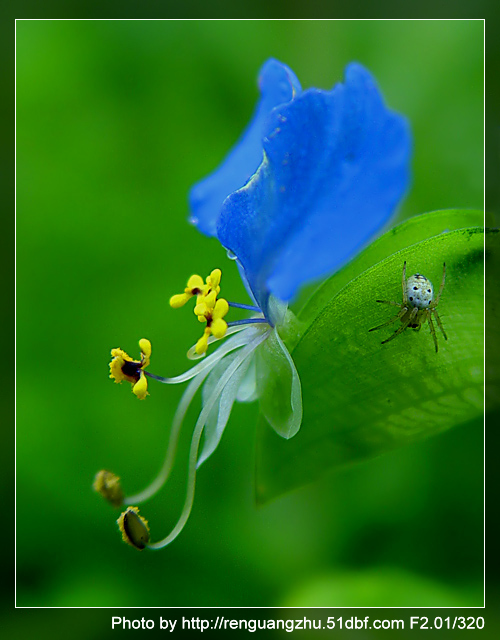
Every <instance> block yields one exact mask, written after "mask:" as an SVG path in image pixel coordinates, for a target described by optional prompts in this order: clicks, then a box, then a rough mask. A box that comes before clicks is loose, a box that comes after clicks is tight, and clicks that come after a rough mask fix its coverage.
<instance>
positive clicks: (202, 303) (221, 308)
mask: <svg viewBox="0 0 500 640" xmlns="http://www.w3.org/2000/svg"><path fill="white" fill-rule="evenodd" d="M221 277H222V271H221V270H220V269H213V270H212V272H211V273H210V275H209V276H207V278H206V280H205V282H203V280H202V279H201V277H200V276H198V275H194V276H191V277H190V278H189V280H188V283H187V287H186V289H185V290H184V293H180V294H177V295H175V296H172V297H171V298H170V306H172V307H174V308H179V307H182V306H183V305H184V304H186V302H187V301H188V300H189V299H190V298H192V297H193V296H195V295H196V296H197V300H196V305H195V307H194V313H195V315H196V317H197V318H198V322H203V323H206V325H207V326H206V328H205V330H204V332H203V335H202V336H201V338H200V339H199V340H198V342H197V343H196V347H195V351H196V353H197V354H198V355H202V354H204V353H205V352H206V350H207V348H208V339H209V337H210V336H211V335H213V336H214V337H215V338H217V339H219V338H222V337H224V336H225V335H226V331H227V323H226V321H225V320H223V319H222V318H223V317H224V316H225V315H226V313H227V312H228V311H229V305H228V303H227V301H226V300H224V299H223V298H221V299H220V300H217V296H218V295H219V293H220V281H221ZM139 382H140V381H138V382H137V385H139ZM134 393H135V391H134Z"/></svg>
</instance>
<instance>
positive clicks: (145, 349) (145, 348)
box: [139, 338, 151, 369]
mask: <svg viewBox="0 0 500 640" xmlns="http://www.w3.org/2000/svg"><path fill="white" fill-rule="evenodd" d="M139 349H140V350H141V352H142V355H143V358H142V368H143V369H144V368H145V367H147V366H148V364H149V359H150V358H151V342H150V341H149V340H147V339H146V338H141V339H140V340H139Z"/></svg>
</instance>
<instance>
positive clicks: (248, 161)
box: [94, 60, 411, 549]
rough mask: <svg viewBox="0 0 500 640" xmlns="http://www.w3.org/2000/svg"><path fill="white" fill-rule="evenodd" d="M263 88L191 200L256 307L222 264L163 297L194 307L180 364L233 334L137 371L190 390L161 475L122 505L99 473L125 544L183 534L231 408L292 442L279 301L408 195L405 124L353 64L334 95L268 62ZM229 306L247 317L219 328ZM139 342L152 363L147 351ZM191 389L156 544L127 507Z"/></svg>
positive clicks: (348, 251)
mask: <svg viewBox="0 0 500 640" xmlns="http://www.w3.org/2000/svg"><path fill="white" fill-rule="evenodd" d="M259 87H260V91H261V99H260V101H259V103H258V105H257V108H256V110H255V114H254V117H253V119H252V122H251V123H250V125H249V126H248V128H247V129H246V131H245V133H244V134H243V136H242V138H241V139H240V141H239V142H238V143H237V145H236V146H235V147H234V149H233V150H232V151H231V152H230V153H229V155H228V156H227V158H226V159H225V160H224V162H223V163H222V165H221V166H220V167H219V169H218V170H217V171H215V172H214V173H213V174H211V175H210V176H208V177H207V178H206V179H205V180H203V181H201V182H200V183H198V184H197V185H195V186H194V187H193V189H192V190H191V193H190V207H191V212H192V217H191V221H192V222H193V223H194V224H196V225H197V226H198V228H199V229H200V231H202V232H203V233H205V234H206V235H209V236H216V237H217V238H218V239H219V240H220V242H221V243H222V245H223V246H224V247H225V248H226V249H227V250H228V251H229V252H231V253H232V254H233V255H234V257H235V258H236V259H237V261H238V266H239V268H240V272H241V275H242V278H243V280H244V282H245V284H246V286H247V289H248V292H249V294H250V296H251V298H252V300H253V303H254V304H252V305H247V304H239V303H232V302H228V301H227V300H225V299H224V298H221V297H220V291H221V284H220V283H221V276H222V272H221V270H220V269H214V270H213V271H212V272H211V273H210V274H209V276H207V277H206V278H205V279H203V278H202V277H201V276H199V275H197V274H195V275H192V276H191V277H190V278H189V279H188V281H187V285H186V287H185V288H184V290H183V291H181V292H180V293H178V294H176V295H174V296H172V298H171V299H170V304H171V306H172V307H174V308H180V307H183V306H185V305H186V304H188V303H190V301H191V300H194V301H195V305H194V313H195V315H196V317H197V319H198V321H199V322H200V323H202V324H203V327H204V330H203V335H202V336H201V338H200V339H199V340H198V342H197V343H196V345H194V346H193V347H192V348H191V349H190V350H189V352H188V356H189V357H191V358H193V359H195V358H200V357H203V356H204V355H205V354H206V352H207V349H208V347H209V345H210V344H211V343H213V342H216V341H218V340H220V339H222V338H224V337H227V336H229V337H228V338H227V340H225V342H224V343H223V344H222V345H221V346H220V347H219V348H218V349H217V350H215V351H214V352H213V353H211V354H210V355H209V356H208V357H206V358H203V359H202V360H201V362H199V363H198V364H196V365H195V366H194V367H192V368H191V369H190V370H189V371H187V372H186V373H184V374H181V375H179V376H176V377H174V378H163V377H160V376H156V375H154V374H152V373H150V372H149V371H146V370H145V367H142V371H141V375H142V377H143V378H144V379H143V387H144V389H145V388H146V382H147V381H146V376H148V377H150V378H154V379H156V380H158V381H160V382H162V383H165V384H178V383H181V382H187V381H190V382H189V385H188V387H187V388H186V390H185V392H184V395H183V396H182V399H181V401H180V403H179V406H178V409H177V412H176V414H175V416H174V420H173V424H172V429H171V432H170V442H169V446H168V451H167V456H166V458H165V462H164V464H163V467H162V469H161V470H160V473H159V475H158V476H157V478H155V480H153V482H152V483H151V484H150V485H149V486H148V487H146V489H144V490H143V491H141V492H140V493H138V494H136V495H134V496H128V497H124V494H123V492H122V490H121V487H120V484H119V479H118V478H117V476H115V475H114V474H112V473H111V472H108V471H101V472H100V473H99V474H98V476H97V478H96V482H95V485H94V486H95V488H96V490H97V491H99V492H100V493H101V494H102V495H103V496H104V497H105V498H106V499H107V500H108V501H110V502H111V503H112V504H115V505H116V504H117V503H118V502H121V503H123V504H125V505H129V508H128V509H127V511H126V512H124V514H122V516H121V518H119V520H118V522H119V525H120V528H121V530H122V532H123V531H124V529H123V523H125V525H127V526H126V527H125V528H127V531H126V532H125V533H126V535H125V533H124V539H125V540H126V541H127V542H129V543H130V540H131V539H132V543H131V544H132V546H135V547H136V548H138V549H143V548H145V547H147V548H149V549H160V548H162V547H165V546H167V545H168V544H170V543H171V542H172V541H173V540H175V538H176V537H177V536H178V535H179V533H180V532H181V531H182V529H183V527H184V525H185V524H186V522H187V520H188V518H189V514H190V511H191V507H192V504H193V499H194V489H195V480H196V470H197V468H198V467H199V466H200V465H201V464H202V463H203V462H204V461H205V460H207V458H208V457H209V456H210V455H211V454H212V453H213V452H214V450H215V449H216V447H217V446H218V444H219V442H220V440H221V437H222V434H223V432H224V429H225V427H226V425H227V422H228V420H229V416H230V414H231V410H232V407H233V404H234V402H235V401H236V400H238V401H241V402H250V401H252V400H255V399H257V398H258V399H259V403H260V410H261V412H262V413H263V415H264V416H265V418H266V419H267V421H268V422H269V424H270V425H271V426H272V427H273V429H274V430H275V431H276V432H277V433H278V434H279V435H281V436H282V437H284V438H291V437H293V436H294V435H295V434H296V433H297V432H298V430H299V428H300V426H301V422H302V393H301V385H300V378H299V374H298V372H297V370H296V368H295V365H294V362H293V360H292V358H291V356H290V354H289V352H288V350H287V348H286V346H285V344H284V342H283V340H282V338H281V336H280V333H279V331H280V330H282V329H283V327H284V326H287V327H289V326H290V325H292V326H293V320H290V318H293V314H291V312H290V311H288V310H287V302H288V301H290V300H292V299H293V297H294V295H295V294H296V292H297V290H298V289H299V287H300V286H301V285H303V284H304V283H306V282H309V281H311V280H315V279H318V278H320V277H322V276H325V275H327V274H329V273H331V272H332V271H334V270H335V269H337V268H338V267H340V266H341V265H342V264H343V263H344V262H346V261H347V260H349V259H350V258H351V257H352V256H353V255H354V254H355V253H356V252H357V251H359V249H360V248H361V247H362V246H363V245H364V244H366V243H367V242H368V240H369V239H370V238H371V237H372V236H373V235H374V234H375V233H377V231H379V230H380V229H381V227H382V226H383V225H384V224H385V223H386V222H387V220H388V219H389V218H390V216H391V215H392V214H393V212H394V210H395V208H396V207H397V205H398V203H399V202H400V200H401V198H402V196H403V194H404V192H405V191H406V189H407V187H408V183H409V174H410V171H409V161H410V151H411V136H410V132H409V127H408V124H407V123H406V120H405V119H404V118H403V117H402V116H400V115H397V114H395V113H393V112H392V111H390V110H389V109H387V107H386V106H385V105H384V102H383V99H382V97H381V95H380V92H379V90H378V88H377V86H376V84H375V81H374V80H373V78H372V77H371V75H370V74H369V73H368V71H366V70H365V69H364V68H363V67H361V66H360V65H359V64H351V65H349V66H348V67H347V69H346V72H345V81H344V83H343V84H338V85H336V86H335V87H334V88H333V89H332V90H331V91H321V90H318V89H309V90H307V91H302V89H301V87H300V84H299V82H298V80H297V78H296V77H295V75H294V74H293V72H292V71H291V70H290V69H289V68H288V67H286V66H285V65H283V64H281V63H280V62H277V61H276V60H269V61H268V62H266V63H265V64H264V66H263V67H262V70H261V74H260V78H259ZM231 307H236V308H240V309H244V310H246V311H249V312H251V314H252V316H251V317H250V318H247V319H244V320H236V321H228V314H229V312H230V309H231ZM143 343H144V344H146V343H147V345H148V350H147V351H148V358H147V360H148V363H149V356H150V355H151V345H150V343H149V341H147V340H145V339H143V340H141V342H140V346H141V345H142V344H143ZM141 349H142V346H141ZM115 352H116V353H118V352H119V353H121V354H123V353H125V352H123V351H122V350H121V349H115V350H113V352H112V355H113V356H114V359H113V362H112V370H113V371H115V373H116V375H115V376H114V377H115V378H117V381H120V380H121V379H128V378H129V377H130V376H127V375H126V374H127V373H130V372H129V371H128V369H127V371H125V369H126V368H127V367H126V365H127V363H126V362H125V364H124V363H123V358H121V360H120V361H119V362H115V360H116V353H115ZM125 355H126V354H125ZM127 358H128V356H127ZM127 358H125V360H126V359H127ZM128 359H129V360H130V358H128ZM136 364H137V365H140V364H141V363H139V362H138V363H136ZM113 367H114V368H113ZM117 367H118V368H117ZM128 368H130V367H128ZM136 369H137V366H136ZM136 377H137V376H136ZM118 378H119V379H118ZM136 386H137V385H136ZM199 389H202V409H201V412H200V414H199V416H198V419H197V421H196V424H195V427H194V430H193V436H192V440H191V448H190V453H189V466H188V480H187V491H186V499H185V503H184V508H183V510H182V513H181V515H180V517H179V520H178V522H177V524H176V525H175V526H174V527H173V529H172V531H171V532H170V533H169V534H168V535H167V536H166V537H165V538H164V539H163V540H160V541H159V542H154V543H152V542H149V528H148V525H147V522H146V521H145V520H144V519H143V518H142V517H141V516H138V515H137V514H138V509H137V507H135V506H132V505H135V504H139V503H141V502H144V501H146V500H148V499H149V498H150V497H152V496H153V495H154V494H155V493H156V492H157V491H158V490H159V489H160V488H161V487H162V486H163V485H164V484H165V483H166V481H167V480H168V478H169V475H170V471H171V469H172V466H173V461H174V457H175V452H176V449H177V443H178V439H179V433H180V429H181V426H182V423H183V420H184V418H185V416H186V414H187V412H188V408H189V406H190V403H191V401H192V399H193V398H194V396H195V394H196V393H197V392H198V390H199ZM145 396H146V393H144V394H142V395H141V397H145ZM102 478H105V479H107V482H105V483H104V485H106V486H104V485H103V482H102V481H101V482H99V480H102ZM108 485H109V486H108ZM117 496H118V498H117Z"/></svg>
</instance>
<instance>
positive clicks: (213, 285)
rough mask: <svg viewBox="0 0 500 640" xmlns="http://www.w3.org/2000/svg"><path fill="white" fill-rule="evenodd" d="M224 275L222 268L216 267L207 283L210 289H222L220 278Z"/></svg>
mask: <svg viewBox="0 0 500 640" xmlns="http://www.w3.org/2000/svg"><path fill="white" fill-rule="evenodd" d="M221 277H222V271H221V270H220V269H214V270H213V271H212V273H211V274H210V275H209V276H208V278H207V284H208V286H209V287H210V289H212V290H214V289H218V291H217V293H219V291H220V287H219V285H220V279H221Z"/></svg>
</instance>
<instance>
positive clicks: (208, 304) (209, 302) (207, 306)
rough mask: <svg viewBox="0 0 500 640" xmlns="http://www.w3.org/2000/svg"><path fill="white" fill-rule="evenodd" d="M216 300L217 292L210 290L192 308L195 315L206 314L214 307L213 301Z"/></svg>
mask: <svg viewBox="0 0 500 640" xmlns="http://www.w3.org/2000/svg"><path fill="white" fill-rule="evenodd" d="M216 300H217V292H216V291H211V292H210V293H209V294H207V295H206V296H204V297H203V298H202V299H201V301H199V302H198V304H197V305H196V306H195V308H194V312H195V314H196V315H197V316H207V315H208V314H209V313H211V312H212V310H213V309H214V307H215V303H216Z"/></svg>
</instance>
